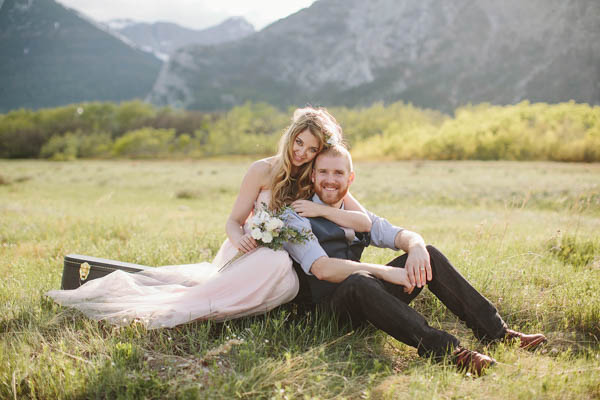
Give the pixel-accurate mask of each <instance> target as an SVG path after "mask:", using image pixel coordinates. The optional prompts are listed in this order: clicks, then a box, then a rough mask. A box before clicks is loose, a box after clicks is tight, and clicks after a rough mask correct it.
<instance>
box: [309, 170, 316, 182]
mask: <svg viewBox="0 0 600 400" xmlns="http://www.w3.org/2000/svg"><path fill="white" fill-rule="evenodd" d="M310 181H311V182H312V183H315V169H314V168H313V170H312V171H311V172H310Z"/></svg>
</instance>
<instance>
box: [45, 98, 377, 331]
mask: <svg viewBox="0 0 600 400" xmlns="http://www.w3.org/2000/svg"><path fill="white" fill-rule="evenodd" d="M341 139H342V130H341V127H340V126H339V124H338V123H337V121H336V120H335V118H333V116H332V115H331V114H329V113H328V112H327V110H325V109H324V108H312V107H306V108H301V109H297V110H296V111H295V112H294V115H293V118H292V123H291V125H290V126H289V127H288V128H287V129H286V131H285V133H284V134H283V136H282V137H281V140H280V142H279V150H278V153H277V154H276V155H275V156H273V157H269V158H265V159H262V160H258V161H255V162H254V163H253V164H252V165H251V166H250V168H249V169H248V172H247V173H246V175H245V176H244V178H243V180H242V184H241V187H240V192H239V195H238V197H237V199H236V201H235V204H234V206H233V210H232V211H231V214H230V216H229V218H228V219H227V223H226V227H225V230H226V232H227V236H228V239H227V240H225V242H224V243H223V245H222V246H221V248H220V249H219V252H218V253H217V255H216V257H215V259H214V260H213V262H212V263H207V262H204V263H200V264H187V265H170V266H162V267H158V268H153V269H151V270H149V271H142V272H138V273H134V274H131V273H126V272H123V271H120V270H117V271H115V272H112V273H111V274H109V275H106V276H105V277H102V278H99V279H94V280H91V281H89V282H87V283H85V284H84V285H82V286H81V287H79V288H77V289H75V290H52V291H50V292H48V293H47V295H48V296H49V297H51V298H53V299H54V300H55V301H56V302H57V303H59V304H61V305H64V306H69V307H74V308H76V309H78V310H80V311H82V312H83V313H84V314H86V315H87V316H88V317H90V318H93V319H96V320H107V321H109V322H110V323H113V324H116V325H127V324H129V323H131V322H132V321H134V320H135V321H139V322H141V323H142V324H144V325H145V326H146V327H148V328H150V329H153V328H161V327H173V326H176V325H180V324H183V323H186V322H190V321H193V320H198V319H201V320H202V319H210V320H214V321H223V320H227V319H232V318H239V317H243V316H249V315H254V314H260V313H264V312H267V311H269V310H271V309H273V308H275V307H276V306H278V305H281V304H283V303H286V302H289V301H291V300H292V299H293V298H294V297H295V296H296V294H297V293H298V287H299V284H298V277H297V275H296V273H295V272H294V269H293V267H292V261H291V259H290V257H289V256H288V254H287V253H286V252H285V251H283V250H277V251H274V250H271V249H268V248H266V247H259V246H258V245H257V243H256V241H255V240H254V239H253V238H252V236H251V235H250V234H249V230H248V227H247V221H248V220H249V218H250V217H251V215H252V213H253V211H254V210H256V209H257V208H259V207H260V206H261V204H263V203H265V204H267V205H268V206H269V208H271V209H273V210H277V209H279V208H281V207H282V206H285V205H291V206H292V207H293V208H294V209H295V210H296V211H297V212H298V213H299V214H300V215H303V216H306V217H316V216H322V217H324V218H327V219H330V220H332V221H333V222H335V223H337V224H338V225H342V226H346V227H349V228H352V229H354V230H355V231H358V232H364V231H368V230H370V228H371V221H370V220H369V218H368V216H367V215H366V213H365V212H364V210H363V209H362V207H361V205H360V204H359V203H358V202H357V201H356V200H355V199H354V198H353V197H352V196H350V194H348V195H347V196H346V198H345V199H344V200H345V201H344V205H345V210H341V209H340V210H338V209H333V208H331V207H326V206H322V205H319V204H316V203H312V202H310V201H308V200H306V199H308V198H310V196H311V195H312V186H311V179H310V175H311V172H312V167H313V160H314V159H315V157H316V156H317V154H318V153H319V152H320V151H321V150H322V149H323V148H324V147H325V146H328V145H331V144H333V143H338V142H340V141H341ZM238 251H239V252H242V253H247V254H245V256H244V257H241V258H240V259H238V260H236V261H234V262H233V263H231V265H229V266H228V268H226V269H223V270H222V271H220V272H219V271H218V270H219V268H220V267H221V266H222V265H224V264H225V263H226V262H227V261H228V260H230V259H232V258H233V257H234V256H235V255H236V254H237V253H238Z"/></svg>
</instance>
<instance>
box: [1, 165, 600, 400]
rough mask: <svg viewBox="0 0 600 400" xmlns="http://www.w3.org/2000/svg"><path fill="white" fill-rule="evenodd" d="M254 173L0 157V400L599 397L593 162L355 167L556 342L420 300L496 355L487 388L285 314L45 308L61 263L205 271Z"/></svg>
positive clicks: (402, 218) (396, 211)
mask: <svg viewBox="0 0 600 400" xmlns="http://www.w3.org/2000/svg"><path fill="white" fill-rule="evenodd" d="M249 163H250V160H246V159H220V160H205V161H181V162H174V161H156V162H135V161H77V162H67V163H59V162H40V161H0V276H1V278H2V279H1V280H0V307H1V309H0V318H1V320H0V398H27V397H31V398H165V397H168V398H185V399H188V398H275V399H291V398H323V399H328V398H394V399H395V398H399V399H403V398H422V399H428V398H473V399H489V398H496V399H508V398H510V399H513V398H516V399H530V398H550V399H564V398H573V399H579V398H596V399H597V398H600V234H599V232H600V165H599V164H562V163H517V162H380V163H377V162H361V163H358V164H357V165H356V170H357V180H356V182H355V184H354V185H353V187H352V191H353V193H354V195H355V196H356V197H357V198H358V199H359V200H361V201H362V202H363V204H364V205H365V206H366V207H367V208H369V209H371V210H372V211H374V212H375V213H378V214H380V215H383V216H386V217H388V219H390V220H391V221H392V222H393V223H395V224H397V225H401V226H404V227H406V228H409V229H411V230H415V231H417V232H420V233H421V234H422V235H423V236H424V237H425V240H426V241H427V242H428V243H431V244H434V245H435V246H436V247H438V248H439V249H440V250H442V251H443V252H444V253H445V254H446V255H447V256H448V257H449V258H450V260H452V261H453V263H454V264H455V265H456V266H457V267H458V268H459V270H460V271H461V272H462V273H463V274H464V275H465V276H466V277H468V279H469V280H470V281H471V282H472V283H473V284H474V286H475V287H476V288H478V289H479V290H480V291H481V292H482V293H484V294H485V296H487V297H488V298H489V299H490V300H491V301H492V302H493V303H494V304H495V305H496V306H497V307H498V309H499V311H500V313H501V315H502V316H503V317H504V318H505V320H506V321H507V323H508V324H509V325H510V326H511V327H513V328H515V329H522V330H525V331H543V332H544V333H546V335H547V336H548V339H549V342H548V344H547V345H546V346H545V347H544V348H543V349H541V350H540V351H538V352H536V353H529V352H526V351H523V350H520V349H518V348H517V347H516V346H514V345H502V344H501V345H497V346H495V347H489V348H484V347H483V346H482V345H481V344H479V343H477V342H476V341H475V340H474V338H473V336H472V334H471V333H470V332H469V331H468V330H467V329H466V328H465V327H464V326H463V325H462V324H461V323H460V322H459V321H458V320H456V319H455V318H454V317H453V316H452V315H451V314H450V313H448V312H447V311H446V310H445V308H444V307H443V306H442V305H441V304H440V303H439V302H438V301H437V300H436V299H435V298H434V297H433V296H432V295H431V294H430V293H429V292H428V291H424V292H423V293H422V294H421V296H420V297H419V298H418V299H417V300H416V301H415V303H414V306H415V307H416V308H417V309H418V310H420V311H421V312H422V313H423V314H425V315H426V316H427V317H428V319H429V321H430V323H431V324H433V325H434V326H439V327H443V328H444V329H447V330H449V331H451V332H452V333H454V334H455V335H457V336H458V337H459V338H460V339H461V341H462V342H463V344H465V345H467V346H469V347H473V348H476V349H480V350H483V351H485V352H487V353H489V354H491V355H492V356H494V357H495V358H496V359H497V360H498V365H497V366H496V367H495V368H493V369H492V370H491V371H490V372H489V373H488V374H487V375H486V376H484V377H482V378H479V379H473V378H471V377H469V376H465V375H464V374H461V373H458V372H456V371H455V369H454V368H453V367H452V366H451V365H450V364H448V363H441V364H437V363H433V362H431V361H430V360H427V359H421V358H419V357H418V356H417V354H416V351H415V350H414V349H413V348H410V347H407V346H405V345H403V344H401V343H399V342H397V341H395V340H394V339H392V338H390V337H388V336H386V335H384V334H382V333H381V332H378V331H376V330H375V329H372V328H365V329H362V330H360V331H353V332H349V331H345V330H343V329H341V328H338V327H337V326H336V325H335V324H333V323H332V322H331V321H330V320H329V319H328V318H327V316H326V315H319V314H317V313H311V314H308V315H305V314H301V313H298V312H296V310H294V309H293V308H292V309H290V308H285V309H278V310H275V311H272V312H271V313H269V314H268V315H267V316H261V317H254V318H246V319H242V320H238V321H231V322H228V323H223V324H215V323H207V322H203V323H192V324H188V325H185V326H181V327H178V328H175V329H163V330H155V331H147V330H145V329H143V328H142V327H140V326H135V325H134V326H130V327H126V328H115V327H112V326H109V325H106V324H103V323H97V322H94V321H90V320H88V319H86V318H85V317H83V316H82V315H81V314H79V313H78V312H75V311H71V310H69V309H65V308H61V307H60V306H57V305H56V304H54V303H53V302H51V301H49V300H48V299H47V298H46V297H45V296H44V293H45V292H46V291H47V290H50V289H55V288H58V287H59V286H60V279H61V272H62V258H63V256H64V255H65V254H68V253H79V254H87V255H92V256H98V257H106V258H112V259H118V260H123V261H129V262H134V263H140V264H145V265H154V266H158V265H166V264H186V263H195V262H201V261H207V260H208V261H209V260H211V259H212V257H213V256H214V255H215V254H216V251H217V250H218V248H219V246H220V244H221V242H222V241H223V240H224V238H225V233H224V230H223V227H224V223H225V220H226V218H227V215H228V213H229V211H230V208H231V206H232V204H233V201H234V199H235V196H236V194H237V190H238V185H239V183H240V181H241V178H242V176H243V173H244V171H245V169H246V167H247V166H248V165H249ZM394 256H395V253H394V252H392V251H391V250H381V249H375V248H368V249H367V250H366V252H365V255H364V257H363V260H364V261H368V262H380V263H385V262H387V261H389V260H390V259H392V258H393V257H394Z"/></svg>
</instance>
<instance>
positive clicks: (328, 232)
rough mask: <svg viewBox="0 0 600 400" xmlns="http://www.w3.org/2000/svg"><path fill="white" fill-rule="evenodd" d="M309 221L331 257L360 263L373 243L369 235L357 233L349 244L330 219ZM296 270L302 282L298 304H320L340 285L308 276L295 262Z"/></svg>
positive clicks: (297, 299)
mask: <svg viewBox="0 0 600 400" xmlns="http://www.w3.org/2000/svg"><path fill="white" fill-rule="evenodd" d="M309 220H310V225H311V228H312V231H313V233H314V235H315V236H316V237H317V239H318V240H319V244H320V245H321V247H323V250H325V253H327V255H328V256H329V257H332V258H343V259H346V260H353V261H360V256H361V255H362V252H363V250H364V249H365V247H366V246H368V245H369V243H370V241H371V236H370V234H369V233H361V232H357V233H356V234H355V235H356V237H355V238H354V240H353V241H352V242H349V241H348V240H347V239H346V233H345V232H344V230H343V229H342V228H340V227H339V226H338V225H336V224H335V223H333V222H331V221H329V220H328V219H325V218H321V217H318V218H309ZM294 268H295V269H296V272H297V273H298V278H299V280H300V291H299V292H298V296H296V299H294V301H295V302H297V303H304V304H306V303H311V304H317V303H320V302H322V301H324V300H327V298H328V297H329V296H331V294H332V293H333V291H334V290H335V289H336V288H337V287H338V285H339V283H333V282H327V281H321V280H319V279H317V278H316V277H315V276H314V275H306V273H305V272H304V270H302V268H301V267H300V265H299V264H298V263H296V262H295V261H294Z"/></svg>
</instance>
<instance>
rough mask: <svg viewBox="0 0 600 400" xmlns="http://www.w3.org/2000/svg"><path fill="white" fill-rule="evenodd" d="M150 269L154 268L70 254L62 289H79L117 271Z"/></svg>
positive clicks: (67, 256)
mask: <svg viewBox="0 0 600 400" xmlns="http://www.w3.org/2000/svg"><path fill="white" fill-rule="evenodd" d="M149 268H152V267H149V266H146V265H140V264H131V263H127V262H123V261H116V260H109V259H107V258H97V257H90V256H82V255H80V254H68V255H66V256H65V262H64V267H63V275H62V283H61V288H62V289H77V288H78V287H79V286H81V285H83V284H84V283H86V282H87V281H89V280H92V279H97V278H101V277H103V276H105V275H108V274H110V273H111V272H113V271H115V270H117V269H120V270H121V271H125V272H139V271H144V270H147V269H149Z"/></svg>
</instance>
